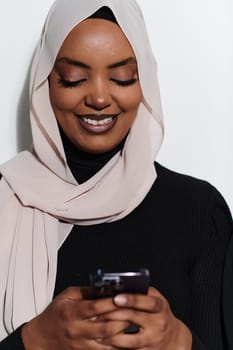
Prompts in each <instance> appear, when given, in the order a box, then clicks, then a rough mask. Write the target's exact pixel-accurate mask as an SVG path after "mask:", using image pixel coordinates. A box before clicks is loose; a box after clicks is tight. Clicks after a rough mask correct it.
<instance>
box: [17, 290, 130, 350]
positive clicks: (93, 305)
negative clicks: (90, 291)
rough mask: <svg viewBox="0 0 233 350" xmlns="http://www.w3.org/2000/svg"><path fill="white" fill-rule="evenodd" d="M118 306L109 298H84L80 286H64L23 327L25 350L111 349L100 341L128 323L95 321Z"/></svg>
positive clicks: (114, 333) (125, 326)
mask: <svg viewBox="0 0 233 350" xmlns="http://www.w3.org/2000/svg"><path fill="white" fill-rule="evenodd" d="M116 309H117V307H116V306H115V305H114V304H113V302H112V298H103V299H98V300H85V299H83V296H82V293H81V290H80V288H79V287H70V288H67V289H66V290H65V291H64V292H62V293H61V294H59V295H58V296H57V297H56V298H55V299H54V300H53V301H52V302H51V304H49V305H48V307H47V308H46V309H45V310H44V311H43V312H42V313H41V314H40V315H38V316H37V317H35V318H34V319H32V320H31V321H30V322H28V323H26V324H25V325H24V326H23V328H22V339H23V343H24V346H25V349H26V350H67V349H69V350H78V349H85V350H110V349H111V347H109V346H103V344H101V342H100V343H99V340H101V339H102V338H108V337H112V336H114V335H116V334H118V333H120V332H122V331H123V330H124V329H126V328H127V327H128V325H129V323H128V322H125V321H124V322H122V321H108V322H104V321H98V316H100V315H103V314H106V313H109V312H112V311H114V310H116Z"/></svg>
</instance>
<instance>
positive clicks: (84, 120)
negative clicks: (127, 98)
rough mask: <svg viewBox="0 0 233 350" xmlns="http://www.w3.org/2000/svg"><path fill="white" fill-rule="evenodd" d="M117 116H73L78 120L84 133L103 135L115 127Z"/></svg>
mask: <svg viewBox="0 0 233 350" xmlns="http://www.w3.org/2000/svg"><path fill="white" fill-rule="evenodd" d="M119 114H120V113H119ZM119 114H113V115H110V114H98V115H97V114H90V115H89V114H85V115H78V114H75V116H76V117H78V118H79V120H80V124H81V125H82V127H83V128H84V129H86V131H89V132H92V133H103V132H106V131H109V130H110V129H111V128H112V127H113V126H114V125H115V123H116V120H117V117H118V116H119Z"/></svg>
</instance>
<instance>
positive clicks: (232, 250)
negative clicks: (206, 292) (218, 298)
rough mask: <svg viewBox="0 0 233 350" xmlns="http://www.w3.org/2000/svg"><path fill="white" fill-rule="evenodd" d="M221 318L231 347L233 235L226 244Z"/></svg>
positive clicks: (228, 347) (232, 325)
mask: <svg viewBox="0 0 233 350" xmlns="http://www.w3.org/2000/svg"><path fill="white" fill-rule="evenodd" d="M223 320H224V331H225V337H226V344H227V349H233V237H232V238H231V240H230V244H229V246H228V250H227V255H226V260H225V268H224V275H223Z"/></svg>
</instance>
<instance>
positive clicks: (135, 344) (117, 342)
mask: <svg viewBox="0 0 233 350" xmlns="http://www.w3.org/2000/svg"><path fill="white" fill-rule="evenodd" d="M99 343H101V344H102V345H103V346H112V347H114V348H118V349H119V348H122V349H142V348H146V347H147V345H148V342H147V339H146V337H145V336H144V335H143V334H142V332H139V333H136V334H124V333H121V334H118V335H116V336H114V337H112V338H106V339H102V340H99Z"/></svg>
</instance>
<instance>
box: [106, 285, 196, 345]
mask: <svg viewBox="0 0 233 350" xmlns="http://www.w3.org/2000/svg"><path fill="white" fill-rule="evenodd" d="M114 302H115V305H117V306H118V309H117V310H114V311H113V312H110V313H108V314H105V315H102V316H100V319H101V320H103V321H109V322H112V321H121V322H123V321H127V322H130V323H134V324H137V325H138V326H139V327H140V331H139V332H138V333H136V334H124V332H122V333H120V334H119V333H118V334H115V335H114V336H112V337H107V338H103V339H102V340H101V339H100V342H101V343H102V345H103V346H106V345H110V346H111V347H113V348H118V349H119V348H124V349H147V350H191V348H192V335H191V332H190V331H189V329H188V328H187V327H186V326H185V325H184V324H183V323H182V322H181V321H180V320H178V319H177V318H175V316H174V315H173V313H172V312H171V309H170V307H169V304H168V302H167V300H166V299H165V298H164V297H163V296H162V295H161V294H160V293H159V292H158V291H157V290H155V289H154V288H152V287H151V288H150V289H149V293H148V295H133V294H119V295H117V296H116V297H115V298H114Z"/></svg>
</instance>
